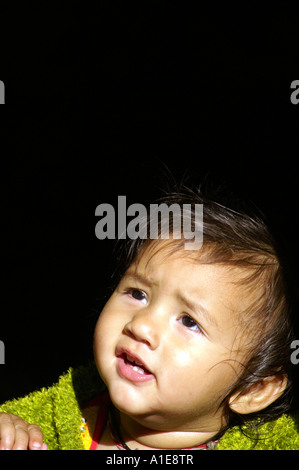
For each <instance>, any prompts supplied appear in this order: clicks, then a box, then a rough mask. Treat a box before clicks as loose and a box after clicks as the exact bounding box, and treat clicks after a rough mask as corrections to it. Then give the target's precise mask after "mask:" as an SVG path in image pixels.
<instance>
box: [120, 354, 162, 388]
mask: <svg viewBox="0 0 299 470" xmlns="http://www.w3.org/2000/svg"><path fill="white" fill-rule="evenodd" d="M117 364H118V371H119V373H120V375H122V376H123V377H125V378H126V379H129V380H130V381H133V382H146V381H148V380H152V379H153V378H154V375H153V373H152V372H151V371H150V370H149V369H148V368H147V366H146V365H145V364H144V363H143V362H141V361H140V360H139V359H138V358H136V357H135V356H132V355H131V354H130V353H128V352H126V351H122V352H120V353H119V354H117Z"/></svg>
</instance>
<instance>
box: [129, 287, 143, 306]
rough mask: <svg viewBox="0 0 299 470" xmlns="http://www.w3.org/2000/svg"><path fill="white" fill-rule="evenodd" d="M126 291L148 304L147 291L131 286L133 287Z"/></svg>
mask: <svg viewBox="0 0 299 470" xmlns="http://www.w3.org/2000/svg"><path fill="white" fill-rule="evenodd" d="M125 293H126V294H129V295H130V296H131V297H133V299H135V300H139V301H140V302H143V303H144V304H147V296H146V293H145V292H143V291H142V290H140V289H134V288H131V289H127V290H126V292H125Z"/></svg>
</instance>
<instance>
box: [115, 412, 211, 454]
mask: <svg viewBox="0 0 299 470" xmlns="http://www.w3.org/2000/svg"><path fill="white" fill-rule="evenodd" d="M120 432H121V435H122V438H123V440H124V441H125V443H126V444H127V446H128V447H129V448H130V449H131V450H134V449H139V450H152V449H183V448H188V447H195V446H198V445H201V444H204V443H206V442H208V441H210V440H212V439H213V436H215V434H216V433H217V431H213V432H198V431H196V432H195V431H178V432H171V431H155V430H152V429H148V428H146V427H145V426H143V425H141V424H139V423H138V422H136V421H135V420H133V419H132V418H130V417H129V416H127V415H124V414H120Z"/></svg>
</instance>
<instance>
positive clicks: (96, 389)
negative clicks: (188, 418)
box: [0, 364, 299, 450]
mask: <svg viewBox="0 0 299 470" xmlns="http://www.w3.org/2000/svg"><path fill="white" fill-rule="evenodd" d="M104 390H105V386H104V384H103V383H102V382H101V379H100V377H99V374H98V372H97V370H96V368H95V366H94V365H93V364H90V365H89V366H87V367H82V368H79V369H69V371H68V372H67V373H66V374H64V375H62V376H61V377H60V378H59V381H58V382H57V384H55V385H53V386H51V387H49V388H43V389H41V390H39V391H35V392H33V393H30V394H29V395H28V396H25V397H23V398H18V399H13V400H10V401H7V402H6V403H4V404H3V405H1V406H0V411H3V412H7V413H13V414H16V415H18V416H20V417H21V418H23V419H24V420H25V421H28V422H30V423H34V424H38V425H39V426H40V427H41V429H42V431H43V434H44V442H46V443H47V444H48V448H49V449H50V450H55V449H56V450H83V440H82V432H81V429H80V428H81V427H82V419H81V418H82V415H81V407H82V406H83V405H84V404H85V403H86V402H88V401H89V400H91V399H92V398H94V397H95V396H97V395H99V394H100V393H101V392H102V391H104ZM260 433H261V435H262V439H260V440H259V441H258V442H255V441H253V440H251V439H249V438H248V437H246V436H244V435H243V434H242V433H241V432H240V431H239V429H237V428H232V429H230V430H229V431H227V432H226V433H225V434H224V436H223V437H222V438H221V439H220V442H219V444H218V447H217V448H218V449H219V450H243V449H244V450H245V449H246V450H247V449H255V450H262V449H267V450H299V413H296V414H293V415H283V416H281V417H280V418H279V419H277V420H275V421H272V422H270V423H267V424H265V425H263V426H262V427H261V429H260Z"/></svg>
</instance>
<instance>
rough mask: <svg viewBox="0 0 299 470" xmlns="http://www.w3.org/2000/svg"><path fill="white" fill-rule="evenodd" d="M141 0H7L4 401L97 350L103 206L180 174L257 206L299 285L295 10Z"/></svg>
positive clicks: (144, 193)
mask: <svg viewBox="0 0 299 470" xmlns="http://www.w3.org/2000/svg"><path fill="white" fill-rule="evenodd" d="M45 3H46V5H47V6H45ZM140 3H142V2H139V3H137V2H136V3H130V2H129V4H127V3H126V2H124V3H123V4H122V3H121V2H120V3H114V2H108V1H101V2H96V1H93V2H92V1H90V2H75V1H69V2H62V1H61V2H59V3H57V4H55V2H39V3H31V4H29V5H28V3H27V2H26V4H25V2H24V4H23V5H22V6H19V5H18V7H15V8H14V7H13V8H11V7H10V9H8V7H6V8H4V6H3V17H2V20H1V21H2V22H3V24H4V26H7V28H4V29H3V30H2V39H1V65H0V79H1V80H3V81H4V83H5V91H6V104H5V106H2V107H1V113H0V114H1V130H0V136H1V146H0V181H1V183H0V214H1V245H0V265H1V296H0V313H1V328H0V339H1V340H2V341H3V342H4V343H5V354H6V355H5V365H1V366H0V377H1V380H0V384H1V385H0V400H1V401H2V400H6V399H8V398H11V397H12V396H19V395H23V394H26V393H28V392H30V391H32V390H34V389H36V388H39V387H42V386H47V385H50V384H51V383H52V382H54V381H55V380H56V379H57V377H58V376H59V374H61V373H62V372H64V371H65V370H66V369H67V368H68V367H69V366H77V365H81V364H85V363H86V362H87V361H88V360H89V359H90V358H91V357H92V335H93V329H94V325H95V322H96V319H97V317H98V314H99V312H100V310H101V307H102V306H103V304H104V302H105V296H106V295H107V289H108V287H109V282H110V273H111V270H112V268H113V259H112V249H113V245H114V243H113V242H111V241H107V240H105V241H100V240H98V239H96V237H95V231H94V229H95V225H96V221H97V219H96V217H95V208H96V206H97V205H99V204H101V203H103V202H107V203H110V204H112V205H114V207H116V204H117V196H118V195H126V196H127V201H128V204H131V203H134V202H139V203H143V204H146V203H148V202H150V201H151V200H152V199H153V198H156V197H157V196H159V194H160V188H162V187H163V183H164V181H165V180H166V179H167V178H169V175H170V174H171V175H173V177H174V178H175V179H177V180H180V179H181V178H182V177H183V175H185V174H187V175H190V177H189V180H188V181H190V182H193V183H196V182H197V181H201V179H202V178H205V177H208V178H209V180H210V181H212V182H213V183H212V184H215V185H216V186H217V185H218V184H225V185H226V186H227V188H229V189H228V191H232V192H234V193H236V194H238V195H240V196H241V197H242V198H245V199H247V200H249V201H250V202H251V204H254V205H257V206H258V207H259V209H260V210H261V211H262V212H263V213H264V214H265V215H266V217H267V219H268V222H269V225H270V226H271V228H272V229H273V230H274V232H275V233H276V235H277V237H278V240H279V244H280V250H281V252H282V255H283V258H284V260H285V264H286V269H287V274H288V276H289V277H290V281H291V285H292V287H293V290H294V292H295V294H296V291H297V285H298V284H297V283H298V274H297V266H298V243H297V232H298V196H297V188H298V124H299V105H298V106H296V105H293V104H292V103H291V101H290V95H291V91H292V90H291V89H290V85H291V82H292V81H293V80H296V79H299V61H298V59H299V49H298V47H297V44H298V20H296V13H295V12H294V10H293V9H292V10H290V8H289V7H288V6H287V5H285V4H284V3H279V2H278V3H277V6H276V7H274V6H273V5H272V6H271V9H268V10H267V11H266V12H262V11H261V10H260V9H259V8H256V9H253V7H252V5H251V6H250V7H249V6H248V7H244V9H243V10H242V11H241V10H239V9H237V10H236V9H234V8H231V10H230V9H229V7H228V6H227V5H226V7H225V9H224V8H223V11H220V10H219V9H218V8H219V7H216V6H215V8H214V11H209V12H206V11H203V10H200V9H199V10H197V9H195V8H194V7H191V6H190V4H187V5H185V4H182V3H179V2H177V3H176V2H148V3H145V4H143V3H142V5H141V4H140ZM12 9H13V10H14V11H12ZM297 338H299V333H297ZM297 367H298V369H299V365H298V366H297Z"/></svg>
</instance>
